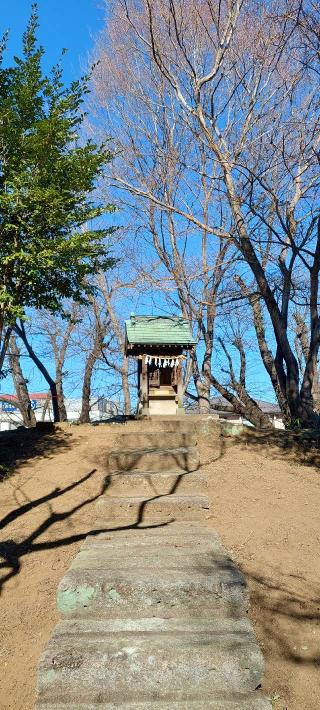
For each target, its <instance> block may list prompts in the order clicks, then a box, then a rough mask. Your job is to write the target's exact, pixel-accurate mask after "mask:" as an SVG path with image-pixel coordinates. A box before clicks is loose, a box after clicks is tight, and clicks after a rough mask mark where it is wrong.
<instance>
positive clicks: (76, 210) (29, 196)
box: [0, 5, 113, 323]
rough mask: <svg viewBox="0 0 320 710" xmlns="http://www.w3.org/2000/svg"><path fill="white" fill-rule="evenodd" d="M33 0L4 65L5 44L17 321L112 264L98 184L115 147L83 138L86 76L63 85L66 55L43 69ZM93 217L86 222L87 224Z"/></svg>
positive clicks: (9, 288) (11, 308) (4, 195)
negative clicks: (19, 48) (18, 42)
mask: <svg viewBox="0 0 320 710" xmlns="http://www.w3.org/2000/svg"><path fill="white" fill-rule="evenodd" d="M37 27H38V15H37V7H36V5H34V6H33V8H32V14H31V18H30V21H29V24H28V27H27V30H26V32H25V34H24V37H23V52H22V57H21V58H19V57H15V59H14V63H13V65H12V66H10V67H4V65H3V53H4V52H5V48H6V37H5V38H4V39H3V42H2V44H1V45H0V312H2V317H1V321H2V323H3V321H4V320H5V321H7V322H8V321H13V320H15V318H17V317H19V316H20V317H21V316H23V314H24V310H25V308H26V307H30V306H34V307H35V308H47V309H49V310H50V311H53V312H54V311H57V310H60V309H61V307H62V302H63V299H64V298H69V297H70V298H73V299H75V300H80V301H81V300H83V299H84V297H85V295H86V293H87V292H88V289H89V288H90V287H89V286H88V283H89V282H90V279H89V278H88V277H89V276H90V274H92V273H94V272H96V271H97V270H98V269H99V268H103V269H104V268H108V267H110V266H111V265H112V263H113V261H112V259H110V257H108V255H107V252H106V237H107V236H108V235H109V234H110V233H112V231H113V229H112V228H111V229H110V228H109V229H103V228H102V229H100V228H96V224H97V222H96V221H95V220H96V219H97V218H98V217H100V216H101V215H103V214H104V213H105V212H112V211H113V207H112V206H111V205H101V204H97V202H96V200H95V195H94V192H95V188H96V183H97V180H99V177H100V176H101V175H102V174H103V171H104V169H105V166H106V164H107V163H108V162H109V161H110V159H111V155H110V153H109V151H108V150H107V148H106V146H98V145H96V144H95V143H94V142H92V141H91V140H87V141H83V140H81V133H82V125H83V121H84V112H83V100H84V97H85V95H86V93H87V92H88V88H87V87H88V78H89V77H88V76H85V77H82V78H81V79H80V80H79V81H74V82H73V83H72V84H71V85H70V86H69V87H65V86H64V83H63V80H62V70H61V67H60V65H58V66H57V67H55V68H54V69H53V70H52V72H51V74H50V75H49V76H45V75H43V72H42V68H41V62H42V57H43V54H44V50H43V49H42V48H41V47H38V45H37V39H36V32H37ZM88 224H89V225H90V228H88Z"/></svg>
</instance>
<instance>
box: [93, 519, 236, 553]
mask: <svg viewBox="0 0 320 710" xmlns="http://www.w3.org/2000/svg"><path fill="white" fill-rule="evenodd" d="M100 542H107V543H110V544H111V545H113V546H115V545H121V546H126V548H127V549H128V550H129V548H130V546H131V545H133V546H135V545H136V544H137V543H138V544H139V545H140V544H141V545H149V544H152V545H153V546H158V545H161V546H163V545H170V546H171V545H174V546H178V547H182V548H184V547H187V548H188V549H190V548H192V549H198V548H199V547H201V549H202V548H203V549H209V547H210V546H211V547H213V548H214V549H221V550H224V552H225V554H227V552H226V550H225V548H224V546H223V545H222V542H221V538H220V536H219V535H218V533H217V532H216V530H213V529H212V528H209V527H208V525H207V524H206V523H204V524H203V521H192V520H190V521H183V520H181V521H176V522H173V523H170V524H168V525H164V526H157V525H155V526H154V527H150V528H142V527H137V528H129V529H128V528H127V527H124V528H123V529H121V528H119V529H116V530H105V525H104V521H103V520H101V519H97V520H96V521H95V523H94V524H93V526H92V530H91V533H90V534H89V535H88V536H87V537H86V539H85V541H84V543H83V545H82V549H84V548H85V547H88V546H91V545H97V544H100Z"/></svg>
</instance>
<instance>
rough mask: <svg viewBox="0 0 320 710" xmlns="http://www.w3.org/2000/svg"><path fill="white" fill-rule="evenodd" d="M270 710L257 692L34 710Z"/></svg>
mask: <svg viewBox="0 0 320 710" xmlns="http://www.w3.org/2000/svg"><path fill="white" fill-rule="evenodd" d="M119 709H122V710H272V703H271V701H270V700H269V699H268V698H265V697H263V696H262V695H261V694H259V695H258V691H254V692H252V693H245V694H239V693H237V695H232V694H231V693H230V695H225V694H224V695H222V694H220V697H216V699H215V700H208V699H206V700H204V701H199V700H190V701H186V702H183V701H179V700H178V701H176V702H175V701H172V702H170V703H167V702H165V701H163V702H161V701H157V700H155V701H152V702H148V701H146V702H142V703H141V702H140V703H139V702H136V703H135V702H134V703H126V702H124V703H121V704H120V705H119V703H117V704H115V703H112V702H110V703H98V704H96V703H90V704H87V703H80V704H79V703H66V704H65V703H54V704H52V702H50V701H49V702H39V703H37V704H36V706H35V710H119Z"/></svg>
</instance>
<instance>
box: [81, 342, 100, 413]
mask: <svg viewBox="0 0 320 710" xmlns="http://www.w3.org/2000/svg"><path fill="white" fill-rule="evenodd" d="M97 357H98V353H97V351H96V349H95V348H93V350H92V351H91V353H90V355H89V356H88V358H87V361H86V366H85V370H84V376H83V386H82V404H81V412H80V417H79V422H80V424H89V423H90V396H91V379H92V373H93V368H94V366H95V363H96V360H97Z"/></svg>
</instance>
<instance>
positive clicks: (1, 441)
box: [0, 422, 75, 482]
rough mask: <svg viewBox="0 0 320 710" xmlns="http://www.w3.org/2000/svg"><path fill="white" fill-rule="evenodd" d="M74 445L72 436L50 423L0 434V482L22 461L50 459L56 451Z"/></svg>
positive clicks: (64, 449)
mask: <svg viewBox="0 0 320 710" xmlns="http://www.w3.org/2000/svg"><path fill="white" fill-rule="evenodd" d="M74 444H75V437H74V434H72V433H71V432H68V431H66V430H64V429H60V428H59V427H56V426H55V425H54V424H52V423H50V422H45V423H42V422H41V423H39V424H38V425H37V427H35V428H32V429H26V428H25V427H20V428H19V429H15V430H13V431H3V432H0V482H1V481H3V480H5V479H6V478H7V477H8V476H10V475H11V474H12V473H13V472H14V470H15V468H16V467H17V466H19V465H20V464H22V463H23V462H24V461H27V460H29V459H36V458H38V457H41V458H51V457H52V456H54V454H55V453H56V452H57V450H59V451H66V450H68V449H70V448H71V447H72V446H74Z"/></svg>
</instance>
